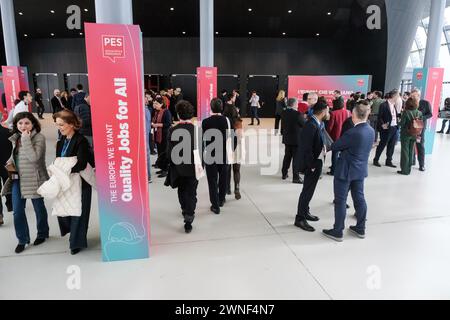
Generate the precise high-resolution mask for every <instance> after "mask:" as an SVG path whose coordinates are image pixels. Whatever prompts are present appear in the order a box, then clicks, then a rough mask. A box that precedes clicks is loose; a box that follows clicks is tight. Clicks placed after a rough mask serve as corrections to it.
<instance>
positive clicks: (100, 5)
mask: <svg viewBox="0 0 450 320" xmlns="http://www.w3.org/2000/svg"><path fill="white" fill-rule="evenodd" d="M95 19H96V22H97V23H111V24H114V23H117V24H133V1H132V0H95Z"/></svg>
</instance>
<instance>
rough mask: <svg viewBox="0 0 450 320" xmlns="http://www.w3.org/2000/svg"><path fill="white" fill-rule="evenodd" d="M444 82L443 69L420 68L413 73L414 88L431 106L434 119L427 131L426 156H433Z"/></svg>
mask: <svg viewBox="0 0 450 320" xmlns="http://www.w3.org/2000/svg"><path fill="white" fill-rule="evenodd" d="M443 82H444V69H443V68H428V69H427V68H418V69H414V72H413V87H414V88H418V89H420V90H421V92H422V99H424V100H427V101H428V102H430V104H431V111H432V113H433V117H432V118H431V123H429V124H428V126H427V130H426V131H425V154H428V155H429V154H432V153H433V148H434V138H435V135H436V126H437V121H438V115H439V107H440V103H441V98H442V83H443Z"/></svg>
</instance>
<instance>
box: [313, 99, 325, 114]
mask: <svg viewBox="0 0 450 320" xmlns="http://www.w3.org/2000/svg"><path fill="white" fill-rule="evenodd" d="M327 108H328V105H327V104H326V103H325V102H323V101H319V102H317V103H316V104H315V105H314V106H313V112H314V115H318V114H320V113H322V112H323V111H324V110H326V109H327Z"/></svg>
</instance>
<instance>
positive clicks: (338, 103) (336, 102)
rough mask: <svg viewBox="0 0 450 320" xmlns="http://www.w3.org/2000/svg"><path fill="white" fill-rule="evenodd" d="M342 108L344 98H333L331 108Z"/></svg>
mask: <svg viewBox="0 0 450 320" xmlns="http://www.w3.org/2000/svg"><path fill="white" fill-rule="evenodd" d="M341 109H344V99H340V98H339V99H334V100H333V110H341Z"/></svg>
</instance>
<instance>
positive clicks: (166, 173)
mask: <svg viewBox="0 0 450 320" xmlns="http://www.w3.org/2000/svg"><path fill="white" fill-rule="evenodd" d="M168 174H169V173H168V172H167V171H164V172H163V173H161V174H160V175H159V176H158V178H165V177H167V175H168Z"/></svg>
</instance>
